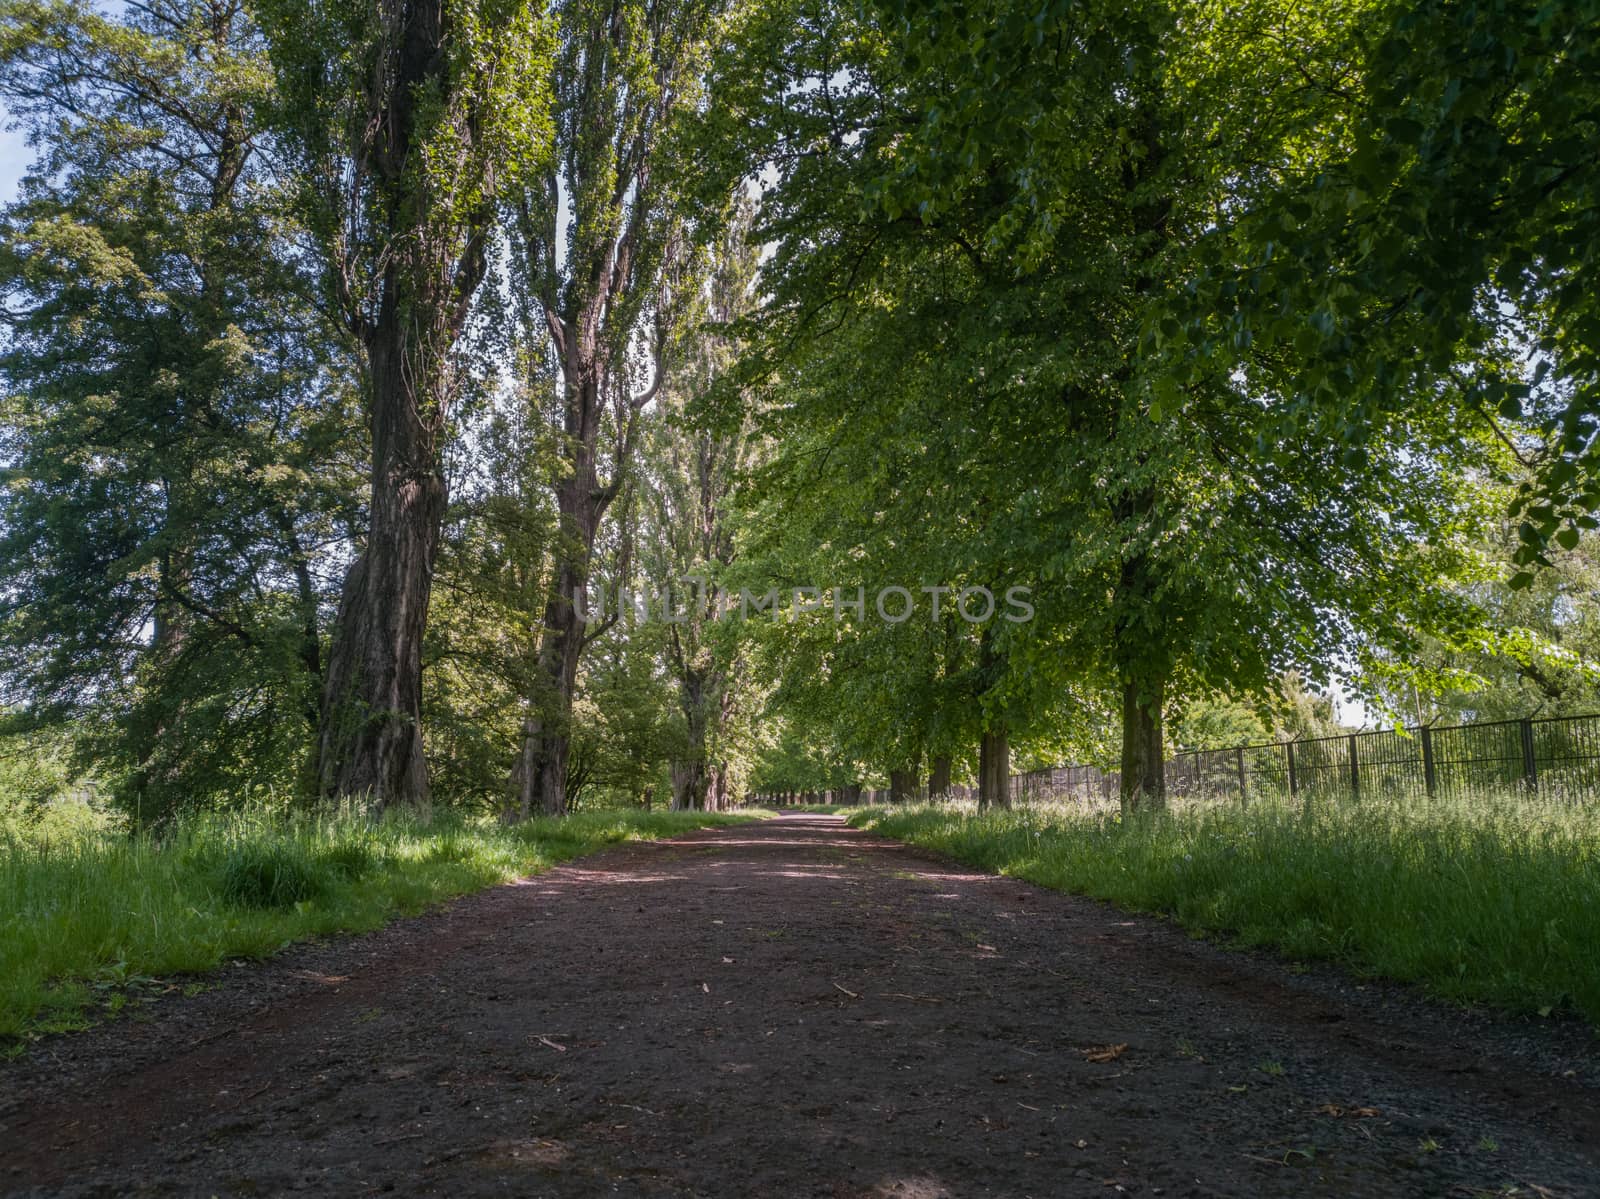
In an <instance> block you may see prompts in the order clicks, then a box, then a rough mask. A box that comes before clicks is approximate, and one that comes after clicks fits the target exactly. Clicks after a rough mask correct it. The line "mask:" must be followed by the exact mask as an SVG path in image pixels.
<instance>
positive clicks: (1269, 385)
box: [0, 0, 1600, 818]
mask: <svg viewBox="0 0 1600 1199" xmlns="http://www.w3.org/2000/svg"><path fill="white" fill-rule="evenodd" d="M1594 4H1595V0H1581V2H1578V3H1572V4H1567V5H1560V6H1539V5H1535V4H1533V3H1532V2H1531V0H1528V2H1526V3H1524V2H1523V0H1493V2H1490V0H1449V2H1447V0H1430V3H1429V4H1427V5H1424V6H1422V8H1420V9H1419V8H1418V6H1416V5H1415V4H1399V3H1383V2H1362V3H1354V2H1352V3H1349V4H1341V5H1335V6H1334V7H1333V8H1332V9H1325V10H1319V11H1317V12H1309V11H1304V10H1303V9H1302V8H1299V7H1296V6H1293V5H1290V4H1287V3H1283V2H1281V0H1246V2H1244V3H1230V4H1227V5H1222V4H1193V3H1182V4H1177V3H1171V2H1170V0H1136V2H1134V3H1129V2H1128V0H1119V2H1118V3H1115V4H1112V3H1100V2H1098V0H1089V2H1083V0H1078V2H1073V3H1066V2H1061V3H1053V2H1052V3H1043V4H1034V5H1030V6H1021V5H1018V4H1015V3H1012V2H1011V0H985V2H983V3H979V4H976V5H974V4H972V3H956V2H955V0H938V2H936V3H932V4H917V5H909V4H901V3H897V2H896V0H876V2H875V3H872V4H868V5H866V6H861V5H857V4H835V3H832V2H831V0H822V2H821V3H819V2H817V0H728V2H725V3H704V2H700V0H654V2H649V3H646V2H643V0H638V2H636V0H560V2H558V3H555V4H552V5H550V6H548V7H547V6H544V5H539V4H534V3H530V2H528V0H450V2H446V0H426V2H422V3H418V2H410V3H404V4H402V3H399V2H398V0H395V2H392V3H391V2H390V0H383V2H381V3H378V4H376V5H373V6H371V7H370V8H368V9H362V10H360V11H357V10H355V9H352V8H349V7H348V6H337V5H326V4H321V3H317V2H314V0H313V2H308V0H293V2H291V0H260V2H259V3H256V4H248V3H245V2H243V0H151V2H148V3H140V4H137V5H134V4H130V5H127V6H126V7H124V8H120V9H115V10H110V11H108V10H107V9H106V8H105V7H104V6H99V5H95V4H90V3H87V0H0V98H3V99H4V103H5V104H6V106H7V109H8V110H9V112H10V113H11V115H12V117H13V118H14V119H15V120H16V121H18V122H19V123H21V124H22V126H23V127H24V128H25V129H26V130H27V131H28V134H29V136H30V138H31V141H32V144H33V145H34V146H35V148H36V149H37V151H38V157H37V161H36V162H35V164H34V165H33V167H32V168H31V170H30V171H29V173H28V174H27V176H26V177H25V178H24V180H23V181H22V185H21V188H20V193H19V198H18V199H17V200H16V201H15V202H14V203H13V204H11V205H10V206H8V208H7V209H6V210H5V213H4V217H3V234H0V286H3V288H4V292H5V304H4V313H5V327H4V334H3V344H0V374H3V375H4V379H5V383H6V388H5V390H6V399H5V401H4V402H5V404H6V409H7V410H6V419H5V422H4V430H3V433H0V436H3V439H4V440H3V444H0V455H3V458H4V465H5V469H6V472H7V474H6V487H5V489H4V492H3V494H0V538H3V540H0V650H3V652H4V654H5V655H6V662H5V664H4V668H3V675H4V681H5V686H6V692H7V694H6V697H5V698H6V702H7V705H8V707H7V713H8V716H7V719H8V720H9V721H10V722H11V723H12V724H13V725H14V726H15V727H16V728H18V729H21V730H34V731H40V732H47V731H50V730H68V731H69V733H70V738H71V741H72V743H73V745H74V746H75V753H76V759H77V761H78V763H79V765H80V767H81V768H83V769H91V770H93V771H95V772H97V773H99V774H101V775H104V776H105V777H107V778H108V779H111V780H113V781H114V783H115V785H116V788H117V789H118V792H119V794H120V795H121V796H122V798H123V799H124V801H125V802H128V803H129V804H130V805H132V806H136V807H137V808H138V809H139V810H141V811H145V812H162V811H166V810H169V809H170V808H172V807H173V806H175V805H178V804H181V803H183V802H190V801H204V800H209V799H214V798H218V797H232V796H238V795H241V794H244V793H245V792H247V791H248V790H249V789H250V788H251V787H252V786H258V785H259V786H267V787H270V788H273V789H280V790H292V791H294V792H296V793H298V794H301V795H307V796H349V795H361V796H371V797H375V798H376V799H377V800H378V801H379V802H381V803H386V804H389V803H417V802H423V801H425V800H426V799H428V797H429V796H430V794H433V793H435V792H437V794H438V795H439V796H440V797H441V798H444V799H447V800H450V801H471V802H475V803H481V804H484V805H486V806H489V807H491V808H493V809H495V810H498V811H501V812H503V813H504V814H506V815H507V816H508V817H512V818H516V817H522V816H526V815H529V814H531V813H534V812H548V813H560V812H563V811H565V810H566V808H567V807H568V805H569V804H570V803H572V802H574V801H575V800H576V799H578V798H579V797H580V796H582V795H585V794H592V793H595V792H608V793H611V794H614V795H626V796H629V797H631V798H633V799H634V800H636V801H643V802H651V801H652V799H653V798H654V796H655V795H657V794H661V793H665V794H666V795H670V798H671V802H673V803H675V804H680V805H685V806H704V805H712V806H716V805H720V804H723V803H727V802H732V801H734V800H735V799H737V797H738V796H739V795H740V794H741V793H743V792H744V791H745V790H746V789H747V787H749V786H755V787H759V789H761V790H764V791H779V790H785V791H788V790H823V789H836V788H839V787H842V786H847V785H852V784H857V783H859V782H861V781H862V780H863V779H867V778H873V779H887V780H889V782H890V783H891V785H892V786H894V787H897V788H899V789H902V790H912V789H916V788H917V787H920V786H922V785H923V780H924V779H926V780H927V785H928V786H929V787H931V789H933V790H934V791H939V790H942V789H944V787H945V786H947V785H948V784H950V783H951V782H952V781H954V780H956V779H957V778H967V777H975V778H976V780H977V782H978V785H979V791H980V795H981V796H982V797H984V798H986V799H994V800H1001V799H1002V798H1003V796H1004V795H1005V794H1006V791H1005V787H1004V780H1005V778H1006V776H1007V774H1008V773H1009V771H1010V768H1011V763H1012V759H1013V756H1014V755H1021V756H1023V757H1024V758H1027V759H1032V760H1037V761H1048V760H1050V759H1056V758H1060V757H1064V756H1073V757H1079V758H1086V759H1092V760H1096V761H1105V762H1107V763H1108V764H1120V768H1121V775H1122V781H1123V788H1124V801H1125V803H1127V804H1129V805H1138V804H1141V803H1154V804H1159V803H1160V802H1162V799H1163V795H1164V784H1163V774H1162V759H1163V755H1164V753H1165V749H1166V746H1167V745H1168V744H1169V743H1170V742H1171V741H1172V740H1173V739H1174V736H1175V735H1176V736H1177V737H1179V738H1181V739H1185V740H1186V739H1188V737H1189V734H1188V733H1187V732H1186V731H1185V730H1186V729H1188V728H1190V727H1194V728H1200V727H1202V726H1203V725H1204V723H1205V722H1204V721H1201V720H1198V718H1197V717H1196V716H1195V713H1197V712H1203V711H1207V710H1210V711H1217V710H1220V707H1219V703H1218V700H1217V697H1218V696H1219V695H1227V696H1231V697H1235V698H1237V699H1240V700H1242V701H1243V702H1244V709H1243V710H1245V711H1256V712H1258V713H1260V718H1261V719H1263V720H1265V721H1267V722H1268V723H1270V722H1271V721H1273V720H1274V719H1277V720H1285V719H1288V720H1292V719H1294V718H1293V717H1291V716H1285V715H1284V713H1286V712H1291V711H1293V710H1294V709H1295V708H1296V703H1297V701H1296V700H1294V698H1293V695H1292V694H1291V696H1290V698H1287V699H1286V698H1285V695H1284V688H1283V685H1282V683H1281V680H1282V679H1283V678H1284V677H1286V675H1290V676H1292V677H1294V678H1296V679H1303V680H1306V681H1307V682H1309V683H1311V684H1313V685H1326V684H1327V683H1328V682H1329V681H1330V680H1331V678H1332V676H1333V675H1334V674H1335V673H1337V674H1341V675H1344V676H1347V677H1350V678H1353V679H1356V680H1358V681H1359V684H1360V686H1361V688H1362V694H1363V696H1364V697H1365V698H1366V699H1367V700H1368V701H1369V702H1371V703H1373V704H1375V705H1379V706H1384V705H1386V706H1387V707H1389V708H1390V709H1393V710H1398V711H1405V712H1407V713H1409V712H1410V709H1411V706H1412V705H1420V704H1421V703H1422V702H1423V699H1422V697H1423V696H1424V695H1426V696H1428V697H1429V702H1432V703H1450V702H1461V701H1452V700H1450V699H1448V698H1447V697H1448V696H1450V695H1452V694H1455V693H1458V692H1459V691H1460V690H1461V688H1462V687H1463V685H1465V684H1467V683H1471V682H1473V681H1474V680H1481V679H1483V678H1485V677H1487V678H1488V679H1489V680H1490V682H1491V683H1492V684H1494V690H1493V694H1500V695H1504V696H1506V697H1507V698H1506V699H1505V700H1504V702H1506V703H1512V702H1517V700H1516V699H1514V698H1513V696H1514V695H1515V696H1516V697H1520V695H1521V694H1522V690H1521V689H1526V688H1529V687H1531V688H1533V689H1534V690H1536V691H1538V692H1539V694H1540V695H1541V696H1542V698H1543V699H1544V701H1545V702H1553V703H1561V704H1568V703H1578V702H1581V701H1582V700H1583V699H1584V698H1586V697H1587V696H1588V695H1589V694H1590V691H1591V690H1592V684H1591V681H1590V676H1589V674H1588V671H1587V666H1586V662H1585V652H1584V651H1585V648H1586V644H1587V640H1588V639H1589V637H1590V630H1589V624H1590V623H1591V622H1590V621H1589V620H1588V618H1587V616H1585V615H1584V614H1583V607H1582V605H1583V603H1584V602H1585V601H1587V600H1588V599H1589V598H1590V597H1589V596H1588V595H1587V594H1585V593H1584V589H1585V588H1586V587H1587V586H1588V584H1587V582H1586V580H1587V579H1588V577H1589V575H1590V573H1591V571H1590V566H1589V564H1590V562H1591V558H1590V556H1589V543H1588V538H1587V532H1586V531H1587V530H1589V529H1592V528H1593V527H1594V524H1595V522H1594V521H1593V519H1592V518H1591V517H1590V516H1589V515H1588V513H1589V512H1590V510H1591V509H1593V508H1594V507H1595V506H1596V501H1597V499H1600V452H1597V451H1596V450H1595V438H1594V433H1595V431H1596V429H1597V427H1600V425H1597V420H1600V417H1597V415H1596V413H1597V406H1596V404H1595V403H1594V396H1595V377H1596V373H1597V368H1600V356H1597V355H1600V313H1597V311H1596V307H1595V299H1594V289H1593V288H1592V287H1589V286H1587V285H1586V281H1587V280H1588V279H1590V278H1592V272H1591V269H1590V268H1591V267H1592V265H1593V264H1592V262H1591V256H1592V255H1593V253H1594V252H1595V251H1594V246H1595V244H1596V238H1595V236H1594V235H1595V233H1596V232H1597V230H1595V229H1594V228H1593V223H1594V221H1595V220H1596V219H1597V218H1596V216H1595V213H1596V212H1597V211H1600V203H1597V201H1600V197H1597V196H1596V195H1595V190H1596V186H1597V183H1596V174H1595V168H1594V166H1593V162H1592V155H1589V154H1587V153H1585V147H1586V146H1587V145H1588V144H1592V135H1593V134H1594V133H1595V132H1597V131H1596V129H1595V125H1596V121H1597V118H1600V89H1597V86H1596V83H1595V81H1596V79H1597V78H1600V71H1596V70H1595V69H1594V68H1595V66H1596V61H1595V58H1596V53H1597V51H1596V37H1595V30H1596V29H1597V28H1600V20H1597V19H1596V18H1600V12H1597V11H1594ZM1507 512H1514V513H1515V514H1514V515H1513V516H1511V517H1510V518H1507V516H1506V513H1507ZM1508 562H1509V563H1510V564H1511V565H1510V566H1509V567H1508V565H1507V564H1508ZM1541 566H1542V569H1540V570H1538V571H1536V570H1535V569H1534V568H1535V567H1541ZM1511 576H1514V577H1511ZM1511 584H1515V587H1516V589H1515V590H1508V589H1507V588H1508V587H1509V586H1510V585H1511ZM888 585H893V586H900V587H905V588H907V589H908V590H909V591H911V592H913V593H914V594H916V595H917V596H918V597H919V598H923V597H926V598H923V604H922V606H921V607H920V608H919V610H918V613H917V616H916V618H915V619H910V620H905V621H889V620H880V619H876V614H875V613H873V612H872V611H871V608H870V606H869V607H868V608H867V610H866V611H864V612H862V613H861V614H860V617H859V618H857V619H842V618H840V614H839V612H838V610H837V608H833V609H827V608H825V609H823V610H820V611H817V610H813V611H810V612H794V611H792V610H791V611H790V612H789V613H788V614H787V615H785V616H783V617H782V618H780V619H773V618H770V617H768V616H765V615H764V616H762V617H761V618H759V619H755V620H736V619H731V618H727V617H722V618H719V614H720V613H722V612H723V611H724V610H725V609H726V608H727V607H729V606H730V605H731V604H732V605H735V606H736V601H737V600H738V598H739V597H740V596H741V594H743V595H751V594H753V595H765V594H767V593H768V592H769V591H771V590H772V589H773V588H777V589H779V591H780V593H782V594H783V595H784V596H785V597H786V601H787V597H788V596H789V595H790V594H791V593H793V591H794V590H795V589H800V591H802V592H808V589H817V591H819V592H820V591H826V592H828V593H830V594H837V593H841V592H842V593H847V594H851V595H854V594H856V592H857V589H861V591H862V592H863V593H864V594H866V595H869V596H870V595H874V594H876V593H877V592H878V591H879V590H880V589H881V588H883V587H885V586H888ZM969 589H983V590H985V591H986V592H987V593H989V594H992V595H994V596H997V597H998V596H1010V595H1016V596H1023V597H1026V606H1027V609H1028V612H1029V616H1028V618H1027V619H1011V618H1009V616H1010V615H1015V614H1016V613H1017V612H1018V611H1020V609H1018V608H1012V609H1009V610H1007V612H1008V614H1007V615H1002V614H1001V613H1000V612H995V613H993V614H992V615H991V616H989V617H988V618H987V619H983V620H979V621H972V620H970V619H968V618H967V616H966V615H965V614H964V613H963V612H962V611H961V610H959V608H958V606H957V599H958V597H959V596H961V595H962V593H963V592H964V591H967V590H969ZM623 592H631V593H632V594H634V595H636V596H637V595H642V594H646V593H649V594H651V595H654V596H657V597H660V599H661V601H662V603H663V604H664V605H665V606H666V607H670V608H671V609H672V611H673V613H674V614H675V618H674V619H672V620H662V619H655V620H651V621H644V622H641V621H638V620H635V619H630V614H629V612H628V611H627V610H626V606H625V605H619V603H618V597H619V594H621V593H623ZM928 600H931V601H932V603H931V604H930V603H928V602H927V601H928ZM941 601H942V606H941ZM1292 691H1293V689H1292V688H1291V692H1292ZM1494 702H1501V701H1494ZM1222 706H1225V705H1222ZM1489 706H1492V703H1491V704H1490V705H1489ZM1273 709H1276V711H1277V715H1276V716H1274V714H1273ZM1169 719H1176V720H1177V721H1178V722H1179V727H1178V729H1177V731H1176V733H1174V730H1172V729H1169V727H1168V721H1169Z"/></svg>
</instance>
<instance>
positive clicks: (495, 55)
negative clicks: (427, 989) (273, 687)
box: [266, 0, 550, 804]
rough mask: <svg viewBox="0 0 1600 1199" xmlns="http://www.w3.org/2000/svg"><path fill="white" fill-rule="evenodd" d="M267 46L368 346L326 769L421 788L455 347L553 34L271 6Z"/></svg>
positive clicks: (441, 7)
mask: <svg viewBox="0 0 1600 1199" xmlns="http://www.w3.org/2000/svg"><path fill="white" fill-rule="evenodd" d="M266 8H267V12H268V13H269V14H270V20H269V21H268V30H269V34H270V37H271V41H272V48H273V57H274V61H275V62H276V64H277V67H278V75H279V83H280V88H281V90H282V92H283V95H284V99H285V106H284V109H285V114H286V119H287V122H288V127H289V129H290V130H291V131H292V133H293V134H294V137H295V144H296V146H297V147H298V149H299V152H300V156H301V160H302V168H303V170H304V172H305V174H306V177H307V178H308V179H309V181H310V186H309V188H308V191H307V199H308V201H309V208H310V211H311V213H312V221H313V227H314V228H315V230H316V231H317V233H318V234H319V236H320V248H321V250H322V253H323V255H324V258H325V262H326V267H327V288H328V292H329V295H330V298H331V300H332V301H333V302H334V303H335V304H336V305H337V308H338V311H339V312H340V314H341V316H342V318H343V320H344V322H345V325H346V327H347V329H348V330H349V332H350V334H351V335H352V336H353V337H354V339H355V340H356V342H357V343H358V344H359V346H360V348H361V352H362V357H363V363H364V371H363V378H362V383H363V388H364V393H365V399H366V407H367V417H368V421H369V423H370V426H371V432H372V470H371V476H370V487H371V494H370V515H369V522H368V528H367V530H366V536H365V539H364V542H363V545H362V547H361V551H360V553H359V554H358V555H357V557H356V559H355V561H354V562H353V563H352V564H351V566H350V569H349V571H348V573H347V574H346V576H345V581H344V587H343V591H342V594H341V596H340V601H339V612H338V618H337V620H336V623H335V628H334V635H333V644H332V648H331V651H330V654H329V658H328V667H327V677H326V682H325V684H324V687H323V691H322V707H321V728H320V732H319V737H318V752H317V759H318V767H317V773H318V781H319V787H320V789H321V790H322V792H323V793H324V794H327V795H365V796H370V797H372V798H373V799H375V800H377V801H378V802H380V803H384V804H391V803H397V802H420V801H423V800H425V799H426V798H427V796H428V775H427V764H426V760H425V755H424V752H423V740H422V730H421V727H420V726H421V710H422V645H423V635H424V631H425V629H426V625H427V618H428V601H429V596H430V591H431V587H432V581H433V572H434V566H435V560H436V556H437V553H438V548H439V536H440V529H441V526H442V523H443V520H444V515H445V509H446V501H447V494H448V493H447V486H446V479H445V474H444V450H445V446H446V442H447V439H448V437H449V434H450V430H451V412H452V406H453V405H454V403H455V402H456V399H457V397H458V394H459V391H460V387H461V381H462V380H461V373H462V370H463V364H462V362H461V358H460V354H459V347H458V344H457V343H458V342H459V340H460V338H461V336H462V333H463V331H464V330H465V328H466V326H467V322H468V319H469V317H470V315H471V313H472V311H473V298H474V296H475V295H476V293H477V290H478V286H479V284H480V283H481V282H482V280H483V278H484V275H485V273H486V271H487V268H488V254H489V242H490V238H491V235H492V233H493V230H494V216H495V211H496V203H497V199H498V196H499V189H500V187H501V184H502V183H503V182H504V180H505V178H506V176H507V175H509V174H513V173H515V172H518V171H523V170H527V169H530V168H531V167H532V165H534V164H536V163H537V162H538V161H539V160H540V158H541V156H542V155H543V154H544V153H545V152H546V151H547V149H548V147H549V144H550V122H549V111H548V110H549V105H548V93H547V91H546V89H545V86H544V81H545V80H546V78H547V74H548V72H547V66H546V64H547V61H548V53H549V36H548V34H549V30H548V26H547V23H546V21H545V16H544V13H543V11H542V9H541V8H539V7H537V6H535V5H533V4H531V3H529V2H528V0H480V2H473V0H463V2H462V3H459V4H457V3H447V2H446V0H414V2H413V0H381V2H380V3H378V4H377V5H375V6H372V7H370V8H365V9H358V8H352V7H349V6H345V5H337V4H323V3H313V4H309V5H308V4H301V3H289V2H287V0H273V2H272V3H270V4H268V5H267V6H266Z"/></svg>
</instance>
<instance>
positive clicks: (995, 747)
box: [978, 724, 1011, 808]
mask: <svg viewBox="0 0 1600 1199" xmlns="http://www.w3.org/2000/svg"><path fill="white" fill-rule="evenodd" d="M978 806H979V807H980V808H989V807H995V808H1009V807H1010V806H1011V741H1010V738H1009V735H1008V734H1007V731H1006V726H1005V725H1003V724H1002V725H997V726H995V727H994V728H992V729H985V730H984V732H983V734H982V735H981V736H980V737H979V738H978Z"/></svg>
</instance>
